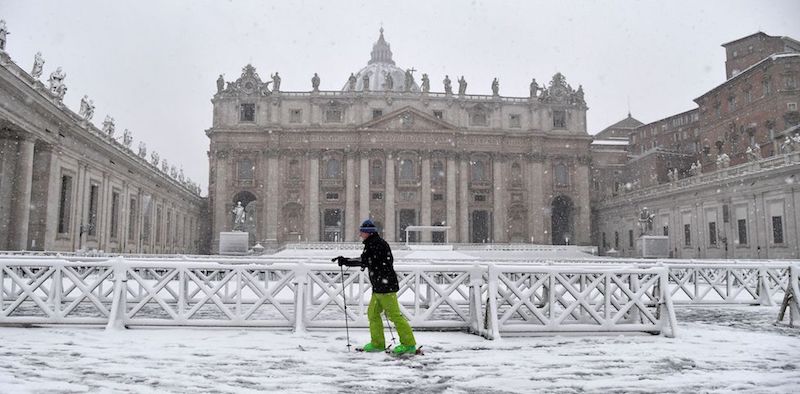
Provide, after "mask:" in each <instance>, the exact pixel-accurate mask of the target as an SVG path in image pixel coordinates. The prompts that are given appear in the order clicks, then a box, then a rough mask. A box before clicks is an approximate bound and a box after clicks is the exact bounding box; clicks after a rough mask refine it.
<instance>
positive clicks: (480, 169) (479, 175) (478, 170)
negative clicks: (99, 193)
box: [472, 160, 486, 182]
mask: <svg viewBox="0 0 800 394" xmlns="http://www.w3.org/2000/svg"><path fill="white" fill-rule="evenodd" d="M472 180H473V181H476V182H479V181H485V180H486V168H485V166H484V164H483V162H482V161H480V160H475V161H473V162H472Z"/></svg>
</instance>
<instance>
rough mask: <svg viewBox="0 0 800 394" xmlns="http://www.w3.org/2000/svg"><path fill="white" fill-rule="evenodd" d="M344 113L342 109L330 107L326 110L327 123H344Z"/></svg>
mask: <svg viewBox="0 0 800 394" xmlns="http://www.w3.org/2000/svg"><path fill="white" fill-rule="evenodd" d="M343 120H344V114H343V113H342V110H341V109H338V108H329V109H327V110H325V122H327V123H342V121H343Z"/></svg>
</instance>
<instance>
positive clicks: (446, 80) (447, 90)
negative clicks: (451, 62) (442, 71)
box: [442, 75, 453, 94]
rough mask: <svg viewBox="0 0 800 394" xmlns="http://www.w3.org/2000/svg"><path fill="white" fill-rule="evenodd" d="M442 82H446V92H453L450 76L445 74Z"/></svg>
mask: <svg viewBox="0 0 800 394" xmlns="http://www.w3.org/2000/svg"><path fill="white" fill-rule="evenodd" d="M442 82H443V83H444V93H445V94H453V84H452V83H451V82H450V77H449V76H447V75H445V76H444V81H442Z"/></svg>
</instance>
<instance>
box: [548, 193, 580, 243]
mask: <svg viewBox="0 0 800 394" xmlns="http://www.w3.org/2000/svg"><path fill="white" fill-rule="evenodd" d="M551 208H552V211H551V212H552V216H551V217H550V221H551V223H550V224H551V227H550V228H551V230H552V234H553V239H552V243H553V245H573V244H575V232H574V223H573V216H574V211H575V207H574V205H573V204H572V200H571V199H570V198H569V197H567V196H558V197H556V198H554V199H553V204H552V206H551Z"/></svg>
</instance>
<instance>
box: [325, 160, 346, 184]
mask: <svg viewBox="0 0 800 394" xmlns="http://www.w3.org/2000/svg"><path fill="white" fill-rule="evenodd" d="M341 176H342V166H341V163H340V162H339V160H337V159H335V158H330V159H328V161H327V162H326V163H325V177H326V178H329V179H330V178H339V177H341Z"/></svg>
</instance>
